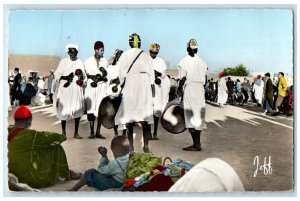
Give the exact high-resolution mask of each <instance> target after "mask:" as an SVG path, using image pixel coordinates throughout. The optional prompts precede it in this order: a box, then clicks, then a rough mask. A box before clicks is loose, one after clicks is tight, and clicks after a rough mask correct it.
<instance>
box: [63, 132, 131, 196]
mask: <svg viewBox="0 0 300 201" xmlns="http://www.w3.org/2000/svg"><path fill="white" fill-rule="evenodd" d="M110 148H111V150H112V152H113V155H114V158H115V160H112V161H109V159H108V158H107V149H106V148H105V147H98V152H99V153H100V154H101V156H102V157H101V158H100V162H99V166H98V168H97V169H89V170H87V171H85V173H84V175H83V176H82V178H81V179H80V180H79V182H78V183H77V184H75V185H74V186H73V187H72V188H71V189H70V190H69V191H78V190H79V189H80V188H81V187H83V186H84V185H88V186H90V187H94V188H97V189H98V190H101V191H103V190H107V189H111V188H120V187H122V186H123V185H124V183H125V172H126V169H127V165H128V161H129V156H128V153H129V141H128V139H127V138H126V137H125V136H116V137H115V138H113V139H112V141H111V146H110Z"/></svg>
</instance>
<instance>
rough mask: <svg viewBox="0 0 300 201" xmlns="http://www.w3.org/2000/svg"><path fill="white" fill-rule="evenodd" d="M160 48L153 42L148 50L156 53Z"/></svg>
mask: <svg viewBox="0 0 300 201" xmlns="http://www.w3.org/2000/svg"><path fill="white" fill-rule="evenodd" d="M159 49H160V45H159V44H157V43H153V44H151V45H150V47H149V51H151V52H156V53H158V52H159Z"/></svg>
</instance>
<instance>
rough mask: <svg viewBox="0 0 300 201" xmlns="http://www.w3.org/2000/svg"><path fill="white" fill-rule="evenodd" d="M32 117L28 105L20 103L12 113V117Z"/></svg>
mask: <svg viewBox="0 0 300 201" xmlns="http://www.w3.org/2000/svg"><path fill="white" fill-rule="evenodd" d="M31 117H32V113H31V111H30V109H29V108H28V107H26V106H25V105H21V106H20V107H19V108H18V109H17V110H16V111H15V114H14V119H15V120H16V119H28V118H31Z"/></svg>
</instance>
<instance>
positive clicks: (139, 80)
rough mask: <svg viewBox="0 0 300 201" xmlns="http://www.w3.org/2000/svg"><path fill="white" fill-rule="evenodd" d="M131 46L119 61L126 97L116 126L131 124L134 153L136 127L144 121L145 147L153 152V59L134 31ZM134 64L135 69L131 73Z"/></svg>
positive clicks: (130, 41) (129, 134)
mask: <svg viewBox="0 0 300 201" xmlns="http://www.w3.org/2000/svg"><path fill="white" fill-rule="evenodd" d="M129 45H130V47H131V49H129V50H127V51H125V52H124V53H123V54H122V56H121V57H120V59H119V61H118V64H119V66H120V71H119V79H120V84H121V86H123V91H122V93H123V98H122V102H121V104H120V107H119V110H118V112H117V114H116V118H115V125H118V129H124V127H126V125H127V129H128V132H127V134H128V140H129V143H130V153H133V152H134V147H133V126H134V124H135V123H136V122H140V123H141V125H142V128H143V138H144V148H143V150H144V152H149V147H148V140H149V139H150V138H151V130H150V129H151V125H150V124H152V123H153V100H152V98H153V96H154V94H153V93H154V86H153V84H154V69H153V64H152V58H151V57H150V56H149V55H148V54H146V53H144V52H142V50H141V49H140V47H141V40H140V37H139V35H137V34H132V35H131V36H130V37H129ZM134 61H135V62H134ZM132 64H133V65H132ZM131 65H132V68H131V69H130V71H129V72H128V70H129V68H130V66H131Z"/></svg>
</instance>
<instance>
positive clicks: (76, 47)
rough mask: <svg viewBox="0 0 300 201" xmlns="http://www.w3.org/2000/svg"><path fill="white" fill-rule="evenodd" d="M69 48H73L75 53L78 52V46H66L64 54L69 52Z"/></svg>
mask: <svg viewBox="0 0 300 201" xmlns="http://www.w3.org/2000/svg"><path fill="white" fill-rule="evenodd" d="M69 48H75V49H76V50H77V51H79V48H78V45H76V44H68V45H66V52H67V53H68V52H69Z"/></svg>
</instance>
